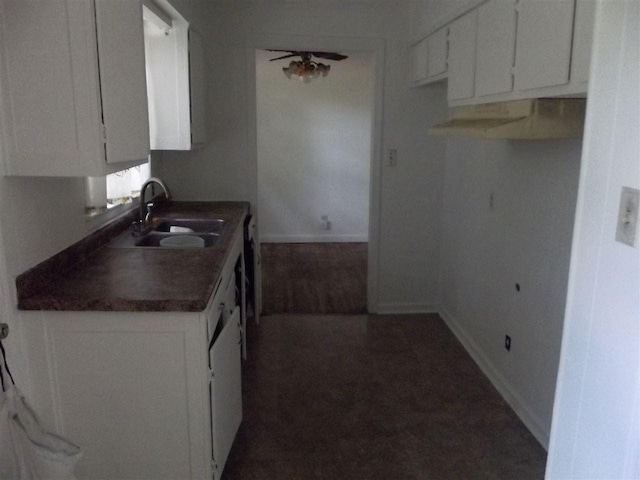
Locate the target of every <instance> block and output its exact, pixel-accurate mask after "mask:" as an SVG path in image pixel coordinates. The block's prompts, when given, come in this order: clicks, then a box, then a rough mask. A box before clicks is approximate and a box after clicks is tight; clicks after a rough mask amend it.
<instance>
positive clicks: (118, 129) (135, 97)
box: [96, 0, 149, 163]
mask: <svg viewBox="0 0 640 480" xmlns="http://www.w3.org/2000/svg"><path fill="white" fill-rule="evenodd" d="M96 28H97V34H98V57H99V63H100V89H101V91H102V116H103V119H104V124H105V128H106V137H107V141H106V150H107V163H116V162H124V161H128V160H139V159H146V158H147V156H148V155H149V116H148V115H149V113H148V104H147V81H146V74H145V64H144V29H143V26H142V3H141V1H140V0H128V1H126V2H123V1H122V0H96Z"/></svg>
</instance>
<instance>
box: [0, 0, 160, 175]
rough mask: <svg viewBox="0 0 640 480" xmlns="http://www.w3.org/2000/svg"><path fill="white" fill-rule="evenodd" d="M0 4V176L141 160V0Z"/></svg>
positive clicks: (96, 170) (91, 170)
mask: <svg viewBox="0 0 640 480" xmlns="http://www.w3.org/2000/svg"><path fill="white" fill-rule="evenodd" d="M96 6H97V7H96ZM0 8H1V9H2V15H0V30H1V32H0V33H1V34H2V40H3V41H2V44H1V45H0V47H1V50H0V55H1V56H2V58H1V59H0V60H1V61H2V68H0V70H1V75H2V76H1V77H0V81H1V82H2V88H1V89H0V93H1V94H2V95H3V101H2V104H3V111H2V115H3V116H4V127H5V129H4V131H3V134H4V138H3V141H4V142H5V144H6V146H7V147H6V158H5V173H6V174H8V175H33V176H100V175H105V174H106V173H111V172H113V171H115V170H118V169H121V168H125V167H127V166H132V165H135V164H139V163H143V162H146V161H147V155H148V151H149V146H148V137H147V135H148V133H145V130H147V128H146V127H147V122H146V115H143V113H144V110H145V109H146V82H145V76H144V70H143V69H141V68H140V64H144V53H143V50H142V49H141V48H140V47H141V44H140V39H141V37H140V34H141V32H140V31H139V30H136V28H139V27H140V23H139V22H140V12H139V11H138V10H137V9H138V8H140V3H139V2H138V1H131V2H120V1H116V0H98V1H97V2H96V3H94V2H93V1H91V0H48V1H46V2H21V1H6V0H0ZM96 22H97V24H96ZM98 36H100V37H101V41H104V43H103V44H99V43H98ZM136 66H137V68H136ZM103 117H104V120H103ZM103 121H104V123H105V125H106V127H107V128H106V130H107V140H106V142H105V139H104V137H103ZM110 135H113V136H112V137H110ZM105 143H106V144H107V146H106V152H105ZM110 162H126V164H117V163H116V165H109V163H110Z"/></svg>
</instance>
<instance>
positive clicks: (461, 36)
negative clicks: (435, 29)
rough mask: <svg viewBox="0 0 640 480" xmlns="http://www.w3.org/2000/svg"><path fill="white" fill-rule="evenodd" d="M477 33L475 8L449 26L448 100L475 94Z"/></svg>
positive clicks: (469, 96)
mask: <svg viewBox="0 0 640 480" xmlns="http://www.w3.org/2000/svg"><path fill="white" fill-rule="evenodd" d="M477 34H478V11H477V10H472V11H471V12H469V13H467V14H466V15H464V16H463V17H461V18H459V19H457V20H456V21H454V22H453V23H452V24H451V25H450V26H449V60H448V64H449V68H448V71H449V83H448V85H447V98H448V99H449V101H451V100H463V99H465V98H472V97H473V96H474V94H475V84H476V37H477Z"/></svg>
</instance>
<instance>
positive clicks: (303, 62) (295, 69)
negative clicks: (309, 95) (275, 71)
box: [269, 50, 349, 83]
mask: <svg viewBox="0 0 640 480" xmlns="http://www.w3.org/2000/svg"><path fill="white" fill-rule="evenodd" d="M269 51H270V52H287V53H288V55H282V56H280V57H277V58H272V59H271V60H269V61H270V62H273V61H276V60H284V59H285V58H292V57H300V60H298V61H294V60H292V61H291V62H290V63H289V66H288V67H284V68H283V69H282V71H283V72H284V74H285V75H286V76H287V78H291V75H296V76H297V77H298V78H299V79H300V80H302V81H303V82H305V83H309V82H310V81H311V80H313V79H314V78H318V77H319V76H320V75H322V76H323V77H326V76H327V75H328V74H329V70H330V69H331V65H325V64H324V63H319V62H316V61H314V60H311V57H316V58H323V59H326V60H335V61H340V60H344V59H345V58H349V57H347V56H346V55H342V54H341V53H334V52H297V51H291V50H269Z"/></svg>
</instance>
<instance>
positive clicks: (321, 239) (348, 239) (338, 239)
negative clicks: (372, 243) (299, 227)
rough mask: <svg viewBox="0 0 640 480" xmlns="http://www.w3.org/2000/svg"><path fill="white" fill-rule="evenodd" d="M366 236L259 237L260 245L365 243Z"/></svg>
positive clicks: (367, 239)
mask: <svg viewBox="0 0 640 480" xmlns="http://www.w3.org/2000/svg"><path fill="white" fill-rule="evenodd" d="M368 241H369V238H368V236H367V235H260V243H366V242H368Z"/></svg>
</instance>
